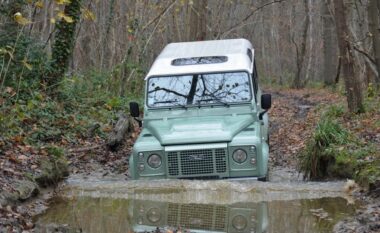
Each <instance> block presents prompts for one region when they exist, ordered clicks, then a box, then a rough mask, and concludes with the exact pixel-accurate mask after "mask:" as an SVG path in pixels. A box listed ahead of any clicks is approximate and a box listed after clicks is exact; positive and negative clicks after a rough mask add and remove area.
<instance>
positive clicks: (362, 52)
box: [353, 45, 376, 65]
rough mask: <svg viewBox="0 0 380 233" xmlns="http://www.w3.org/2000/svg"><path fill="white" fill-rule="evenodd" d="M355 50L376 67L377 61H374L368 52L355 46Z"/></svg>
mask: <svg viewBox="0 0 380 233" xmlns="http://www.w3.org/2000/svg"><path fill="white" fill-rule="evenodd" d="M353 48H354V50H355V51H357V52H359V53H361V54H363V55H364V56H365V57H366V58H368V60H370V61H371V62H372V63H373V64H374V65H376V61H375V59H373V58H372V57H371V56H370V55H369V54H368V53H367V52H365V51H363V50H361V49H359V48H358V47H357V46H355V45H354V46H353Z"/></svg>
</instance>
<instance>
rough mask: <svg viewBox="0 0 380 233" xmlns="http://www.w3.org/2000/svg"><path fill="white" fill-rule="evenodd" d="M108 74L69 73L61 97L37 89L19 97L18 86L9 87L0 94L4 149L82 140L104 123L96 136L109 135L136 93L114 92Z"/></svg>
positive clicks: (134, 98) (63, 84)
mask: <svg viewBox="0 0 380 233" xmlns="http://www.w3.org/2000/svg"><path fill="white" fill-rule="evenodd" d="M106 82H107V78H106V77H104V76H103V75H101V74H99V73H97V74H96V73H94V72H92V73H90V74H88V75H87V76H73V77H66V78H65V80H64V82H63V83H62V91H61V93H60V96H59V97H58V98H55V99H52V98H50V97H49V96H48V95H46V94H45V93H44V92H43V91H38V90H34V91H32V92H31V93H30V94H28V97H27V98H16V95H17V94H16V90H15V89H14V88H12V87H7V89H6V90H7V91H5V92H4V93H2V94H1V95H0V98H2V99H3V104H2V106H1V107H0V131H1V135H0V152H1V150H2V147H5V146H6V145H10V144H12V143H25V144H29V145H35V146H43V145H45V144H67V143H71V144H78V143H79V141H80V140H81V139H83V138H86V137H87V132H88V129H89V128H91V126H93V125H95V124H99V125H100V127H99V128H98V129H97V130H96V131H95V132H94V135H93V136H99V137H103V138H104V137H105V136H106V134H107V132H108V131H109V130H110V127H112V123H113V122H114V121H115V120H116V117H117V112H119V111H124V112H126V111H128V102H129V101H132V100H134V101H136V100H138V101H139V102H141V97H140V96H135V97H128V98H126V97H117V96H113V95H112V94H111V92H110V91H109V90H107V89H106V85H105V83H106Z"/></svg>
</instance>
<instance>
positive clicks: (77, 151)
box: [68, 143, 106, 154]
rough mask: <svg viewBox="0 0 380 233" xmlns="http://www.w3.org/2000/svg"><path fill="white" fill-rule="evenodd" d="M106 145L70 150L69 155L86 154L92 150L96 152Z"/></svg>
mask: <svg viewBox="0 0 380 233" xmlns="http://www.w3.org/2000/svg"><path fill="white" fill-rule="evenodd" d="M105 145H106V144H105V143H102V144H100V145H96V146H90V147H83V148H76V149H70V150H68V153H70V154H76V153H81V152H86V151H90V150H95V149H98V148H101V147H103V146H105Z"/></svg>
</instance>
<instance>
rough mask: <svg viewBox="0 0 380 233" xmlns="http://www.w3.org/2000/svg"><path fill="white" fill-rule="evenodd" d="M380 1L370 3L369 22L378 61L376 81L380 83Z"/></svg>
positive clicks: (374, 0) (372, 0)
mask: <svg viewBox="0 0 380 233" xmlns="http://www.w3.org/2000/svg"><path fill="white" fill-rule="evenodd" d="M379 14H380V2H379V1H378V0H370V1H369V4H368V23H369V30H370V32H371V36H372V42H373V52H374V54H375V63H376V70H377V76H376V83H377V85H380V22H379V21H380V17H379Z"/></svg>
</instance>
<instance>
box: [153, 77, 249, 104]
mask: <svg viewBox="0 0 380 233" xmlns="http://www.w3.org/2000/svg"><path fill="white" fill-rule="evenodd" d="M147 91H148V93H147V103H148V106H149V107H174V106H182V107H184V106H188V105H197V106H200V105H206V104H223V105H229V104H231V103H242V102H248V101H250V100H251V97H252V93H251V88H250V82H249V75H248V73H246V72H230V73H212V74H191V75H178V76H161V77H151V78H149V79H148V90H147Z"/></svg>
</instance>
